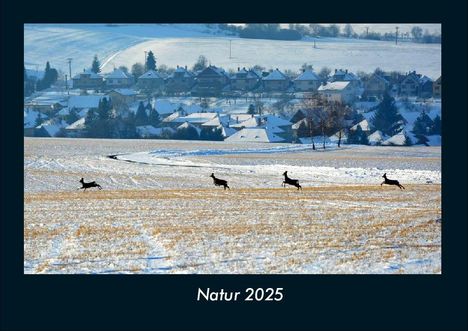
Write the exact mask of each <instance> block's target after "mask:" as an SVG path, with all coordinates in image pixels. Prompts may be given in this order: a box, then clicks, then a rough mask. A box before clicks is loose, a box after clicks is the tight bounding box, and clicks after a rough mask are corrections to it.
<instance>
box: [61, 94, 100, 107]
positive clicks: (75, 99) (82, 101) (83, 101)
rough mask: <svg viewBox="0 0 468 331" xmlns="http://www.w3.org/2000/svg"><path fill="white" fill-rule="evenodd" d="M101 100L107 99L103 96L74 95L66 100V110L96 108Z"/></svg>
mask: <svg viewBox="0 0 468 331" xmlns="http://www.w3.org/2000/svg"><path fill="white" fill-rule="evenodd" d="M103 98H107V97H106V96H103V95H74V96H71V97H70V99H68V108H70V109H71V108H77V109H82V108H97V107H99V101H100V100H101V99H103Z"/></svg>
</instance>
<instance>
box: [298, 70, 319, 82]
mask: <svg viewBox="0 0 468 331" xmlns="http://www.w3.org/2000/svg"><path fill="white" fill-rule="evenodd" d="M294 80H299V81H301V80H320V77H319V76H318V75H317V74H316V73H315V72H313V71H312V70H305V71H304V72H303V73H302V74H300V75H299V76H298V77H297V78H296V79H294Z"/></svg>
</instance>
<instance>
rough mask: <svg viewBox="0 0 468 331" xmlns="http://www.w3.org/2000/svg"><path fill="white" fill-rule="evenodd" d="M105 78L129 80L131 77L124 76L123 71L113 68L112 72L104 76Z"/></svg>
mask: <svg viewBox="0 0 468 331" xmlns="http://www.w3.org/2000/svg"><path fill="white" fill-rule="evenodd" d="M106 78H113V79H122V78H131V76H130V75H128V74H126V73H125V72H124V71H123V70H120V69H118V68H115V69H114V71H112V72H111V73H110V74H107V75H106Z"/></svg>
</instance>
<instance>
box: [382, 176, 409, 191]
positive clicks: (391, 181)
mask: <svg viewBox="0 0 468 331" xmlns="http://www.w3.org/2000/svg"><path fill="white" fill-rule="evenodd" d="M382 177H383V178H384V181H383V182H382V183H381V184H380V186H382V185H383V184H387V185H395V186H398V187H399V188H400V190H401V189H405V187H404V186H403V185H401V184H400V183H399V182H398V181H397V180H395V179H388V178H387V173H384V174H383V176H382Z"/></svg>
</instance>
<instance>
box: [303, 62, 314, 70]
mask: <svg viewBox="0 0 468 331" xmlns="http://www.w3.org/2000/svg"><path fill="white" fill-rule="evenodd" d="M301 70H302V71H305V70H314V66H313V65H312V64H309V63H303V64H302V66H301Z"/></svg>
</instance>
